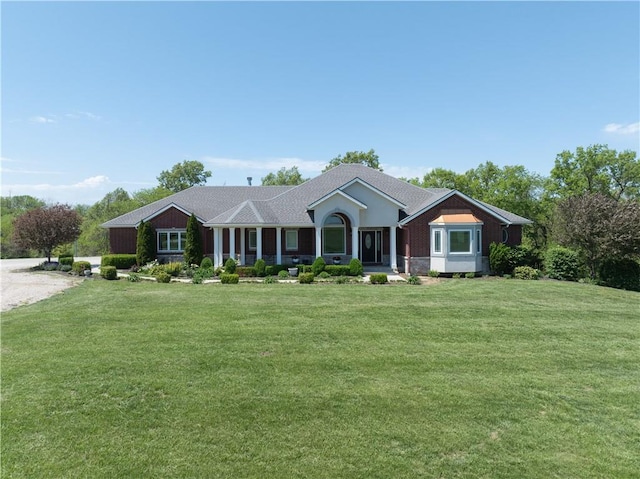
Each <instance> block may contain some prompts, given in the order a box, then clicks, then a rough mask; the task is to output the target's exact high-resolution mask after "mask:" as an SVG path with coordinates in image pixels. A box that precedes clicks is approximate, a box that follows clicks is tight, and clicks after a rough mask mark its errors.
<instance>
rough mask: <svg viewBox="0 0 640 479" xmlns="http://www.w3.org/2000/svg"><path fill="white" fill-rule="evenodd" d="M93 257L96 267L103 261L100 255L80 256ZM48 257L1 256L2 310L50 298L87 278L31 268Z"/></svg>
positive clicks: (91, 260) (91, 258) (92, 263)
mask: <svg viewBox="0 0 640 479" xmlns="http://www.w3.org/2000/svg"><path fill="white" fill-rule="evenodd" d="M76 260H78V261H89V262H90V263H91V266H92V267H93V268H97V267H98V266H99V265H100V257H88V258H76ZM43 261H45V258H21V259H2V260H0V286H1V299H2V301H1V303H2V307H1V308H0V311H8V310H10V309H13V308H15V307H18V306H21V305H23V304H31V303H35V302H37V301H41V300H43V299H46V298H48V297H50V296H53V295H54V294H57V293H59V292H61V291H63V290H65V289H67V288H71V287H72V286H76V285H77V284H79V283H80V282H81V281H82V280H83V279H82V278H79V277H77V276H64V275H61V274H58V273H52V272H47V271H27V270H28V268H31V267H33V266H36V265H38V264H40V263H42V262H43Z"/></svg>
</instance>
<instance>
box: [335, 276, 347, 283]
mask: <svg viewBox="0 0 640 479" xmlns="http://www.w3.org/2000/svg"><path fill="white" fill-rule="evenodd" d="M334 282H335V283H336V284H346V283H348V282H349V277H348V276H338V277H337V278H336V279H335V281H334Z"/></svg>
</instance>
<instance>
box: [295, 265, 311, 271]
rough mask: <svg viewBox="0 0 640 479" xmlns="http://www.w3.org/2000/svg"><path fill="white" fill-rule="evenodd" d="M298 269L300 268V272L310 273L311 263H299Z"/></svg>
mask: <svg viewBox="0 0 640 479" xmlns="http://www.w3.org/2000/svg"><path fill="white" fill-rule="evenodd" d="M298 269H299V270H300V272H301V273H312V272H313V271H312V270H311V265H310V264H301V265H299V266H298Z"/></svg>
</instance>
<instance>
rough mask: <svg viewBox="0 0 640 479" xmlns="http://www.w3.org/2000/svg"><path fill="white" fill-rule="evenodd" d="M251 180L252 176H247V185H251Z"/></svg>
mask: <svg viewBox="0 0 640 479" xmlns="http://www.w3.org/2000/svg"><path fill="white" fill-rule="evenodd" d="M251 180H253V178H252V177H251V176H247V183H249V186H251Z"/></svg>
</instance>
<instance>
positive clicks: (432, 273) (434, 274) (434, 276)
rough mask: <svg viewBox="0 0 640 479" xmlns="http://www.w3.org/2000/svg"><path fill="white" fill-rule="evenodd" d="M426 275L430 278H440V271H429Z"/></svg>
mask: <svg viewBox="0 0 640 479" xmlns="http://www.w3.org/2000/svg"><path fill="white" fill-rule="evenodd" d="M428 274H429V277H431V278H437V277H438V276H440V271H436V270H435V269H430V270H429V273H428Z"/></svg>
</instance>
